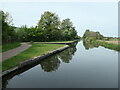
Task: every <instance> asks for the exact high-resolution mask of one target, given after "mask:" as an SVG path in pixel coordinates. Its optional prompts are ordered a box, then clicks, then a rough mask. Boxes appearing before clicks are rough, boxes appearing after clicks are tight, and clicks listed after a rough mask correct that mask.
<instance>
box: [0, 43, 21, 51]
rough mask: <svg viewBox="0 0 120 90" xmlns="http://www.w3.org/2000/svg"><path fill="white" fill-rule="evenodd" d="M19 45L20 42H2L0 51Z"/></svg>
mask: <svg viewBox="0 0 120 90" xmlns="http://www.w3.org/2000/svg"><path fill="white" fill-rule="evenodd" d="M20 45H21V44H20V43H19V42H15V43H8V44H3V45H2V46H0V47H1V48H2V50H1V51H0V52H5V51H8V50H10V49H13V48H16V47H18V46H20Z"/></svg>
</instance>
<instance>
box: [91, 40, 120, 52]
mask: <svg viewBox="0 0 120 90" xmlns="http://www.w3.org/2000/svg"><path fill="white" fill-rule="evenodd" d="M93 44H95V45H100V46H103V47H105V48H108V49H112V50H116V51H120V45H119V44H118V45H117V44H113V43H108V42H105V41H93Z"/></svg>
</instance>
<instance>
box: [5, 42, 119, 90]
mask: <svg viewBox="0 0 120 90" xmlns="http://www.w3.org/2000/svg"><path fill="white" fill-rule="evenodd" d="M3 82H4V87H5V88H117V87H118V52H117V51H114V50H109V49H106V48H104V47H100V46H99V47H98V48H94V47H92V46H90V48H89V47H88V46H86V45H85V44H83V42H82V41H81V42H78V43H77V44H76V45H74V46H71V48H69V49H66V50H65V51H63V52H60V53H58V54H55V55H53V56H51V57H49V58H47V59H45V60H44V61H42V62H40V63H39V64H38V65H36V66H34V67H32V68H31V69H29V70H27V71H25V72H23V73H21V74H19V75H15V76H14V77H12V78H10V79H8V80H3Z"/></svg>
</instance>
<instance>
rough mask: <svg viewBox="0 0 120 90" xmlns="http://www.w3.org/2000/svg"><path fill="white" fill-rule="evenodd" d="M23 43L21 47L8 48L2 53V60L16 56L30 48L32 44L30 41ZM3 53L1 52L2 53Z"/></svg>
mask: <svg viewBox="0 0 120 90" xmlns="http://www.w3.org/2000/svg"><path fill="white" fill-rule="evenodd" d="M21 44H22V45H21V46H20V47H17V48H14V49H11V50H8V51H6V52H3V53H2V61H4V60H6V59H8V58H11V57H13V56H16V55H17V54H19V53H20V52H22V51H24V50H26V49H28V48H29V47H30V46H31V45H30V44H28V43H21ZM0 54H1V53H0Z"/></svg>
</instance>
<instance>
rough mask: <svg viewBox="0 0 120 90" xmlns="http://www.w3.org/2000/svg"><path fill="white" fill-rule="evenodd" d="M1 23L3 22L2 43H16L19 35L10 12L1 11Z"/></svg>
mask: <svg viewBox="0 0 120 90" xmlns="http://www.w3.org/2000/svg"><path fill="white" fill-rule="evenodd" d="M0 16H1V18H0V22H2V23H1V24H2V42H3V43H9V42H13V41H16V38H17V35H16V31H15V27H14V26H13V24H12V16H11V15H10V14H9V13H8V12H6V13H5V12H3V11H2V10H1V11H0Z"/></svg>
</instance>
